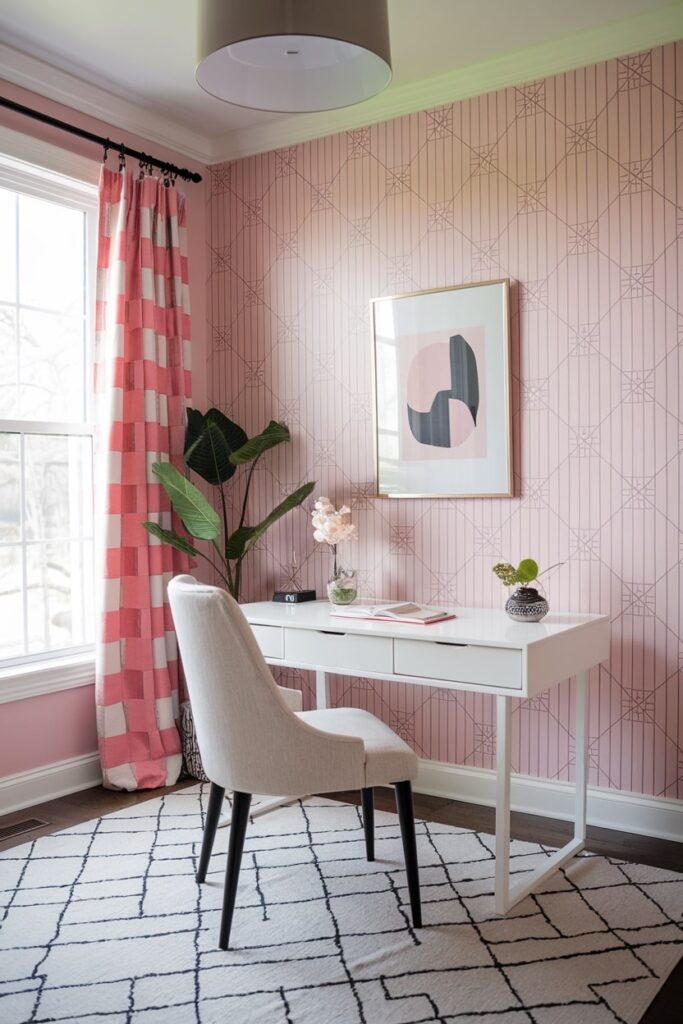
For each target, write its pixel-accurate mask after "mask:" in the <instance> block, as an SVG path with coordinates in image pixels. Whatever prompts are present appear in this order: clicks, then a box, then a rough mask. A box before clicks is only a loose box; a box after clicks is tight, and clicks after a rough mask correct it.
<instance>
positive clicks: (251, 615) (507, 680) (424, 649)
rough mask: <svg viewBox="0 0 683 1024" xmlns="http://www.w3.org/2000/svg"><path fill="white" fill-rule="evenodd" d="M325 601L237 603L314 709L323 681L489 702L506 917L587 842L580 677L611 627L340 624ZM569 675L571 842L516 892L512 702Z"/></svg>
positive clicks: (323, 692) (470, 618) (468, 614)
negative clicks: (310, 674)
mask: <svg viewBox="0 0 683 1024" xmlns="http://www.w3.org/2000/svg"><path fill="white" fill-rule="evenodd" d="M331 609H332V605H330V604H329V603H328V602H327V601H311V602H308V603H305V604H300V605H286V604H276V603H274V602H272V601H261V602H258V603H254V604H245V605H242V611H243V612H244V614H245V615H246V617H247V620H248V621H249V623H250V624H251V627H252V629H253V631H254V634H255V636H256V639H257V641H258V643H259V646H260V648H261V650H262V651H263V654H264V656H265V658H266V661H268V662H269V663H270V664H271V665H282V666H287V667H290V668H302V669H309V670H311V671H314V672H315V674H316V700H317V704H318V707H327V706H328V702H329V694H328V686H327V674H328V673H338V674H340V675H350V676H364V677H367V678H372V679H387V680H397V681H399V682H403V683H412V684H413V685H415V686H436V687H439V688H441V689H451V688H452V689H456V690H470V691H472V692H475V693H490V694H494V695H495V697H496V705H497V708H496V710H497V716H496V718H497V727H496V772H497V783H496V882H495V887H496V900H495V902H496V910H497V911H498V913H500V914H505V913H507V911H508V910H509V909H510V908H511V907H513V906H514V905H515V904H516V903H518V902H519V901H520V900H521V899H523V898H524V897H525V896H527V895H528V894H529V893H530V892H532V891H533V890H534V889H535V888H536V887H537V886H538V885H539V883H540V882H541V881H543V880H544V879H545V878H547V876H548V875H549V874H551V873H552V872H553V871H555V870H556V869H557V868H559V867H561V866H562V865H563V864H565V863H566V862H567V861H568V860H570V858H571V857H573V856H574V854H576V853H578V852H579V851H580V850H582V849H583V847H584V845H585V839H586V781H587V780H586V679H587V673H588V670H589V669H590V668H592V667H593V666H594V665H597V664H599V663H600V662H601V661H603V660H605V659H606V658H607V657H608V654H609V619H608V618H607V616H605V615H579V614H574V613H570V612H566V613H554V614H549V615H547V616H546V618H545V619H543V621H542V622H539V623H524V624H521V623H515V622H512V620H511V619H509V618H508V617H507V615H506V614H505V612H504V611H502V610H498V609H490V608H458V609H457V618H456V619H450V620H449V621H447V622H441V623H436V624H433V625H430V626H422V625H417V626H412V625H407V624H402V623H394V622H379V621H369V620H365V621H363V620H359V619H351V618H341V617H339V616H335V615H332V614H331ZM569 676H576V683H577V686H576V730H575V740H576V743H575V746H576V810H575V822H574V838H573V839H572V840H570V842H569V843H567V844H566V845H565V846H564V847H562V849H561V850H558V851H557V852H556V853H555V854H553V855H552V856H551V857H549V858H548V861H547V863H545V864H543V865H542V866H541V867H540V868H539V869H537V870H536V871H534V872H533V873H532V874H531V875H530V876H529V877H528V879H527V880H526V881H525V882H524V884H518V885H517V886H515V887H511V886H510V714H511V710H512V700H513V699H520V698H524V697H533V696H534V694H537V693H540V692H542V691H543V690H547V689H548V688H549V687H551V686H554V685H556V684H557V683H559V682H560V681H561V680H563V679H566V678H567V677H569Z"/></svg>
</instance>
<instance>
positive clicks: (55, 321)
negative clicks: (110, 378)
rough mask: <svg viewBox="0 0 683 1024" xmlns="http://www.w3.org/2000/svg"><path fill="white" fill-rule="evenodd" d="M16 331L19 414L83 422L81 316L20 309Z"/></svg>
mask: <svg viewBox="0 0 683 1024" xmlns="http://www.w3.org/2000/svg"><path fill="white" fill-rule="evenodd" d="M19 332H20V334H19V347H20V387H19V415H20V417H21V418H22V419H30V420H64V421H67V422H69V421H71V422H73V421H77V422H82V421H83V419H84V417H85V396H84V390H85V380H84V377H85V371H84V359H85V346H84V338H83V335H84V322H83V320H82V319H80V318H71V317H62V316H55V315H54V314H51V313H34V312H29V311H26V310H22V311H21V313H20V316H19Z"/></svg>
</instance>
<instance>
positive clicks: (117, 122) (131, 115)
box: [0, 43, 211, 164]
mask: <svg viewBox="0 0 683 1024" xmlns="http://www.w3.org/2000/svg"><path fill="white" fill-rule="evenodd" d="M0 76H2V77H3V78H5V79H6V80H7V81H8V82H14V84H15V85H19V86H21V87H22V88H23V89H30V90H31V92H37V93H39V94H40V95H42V96H46V97H47V98H48V99H51V100H54V102H55V103H63V104H65V105H66V106H67V107H72V108H73V109H74V110H78V111H80V112H81V113H83V114H89V115H90V117H96V118H98V119H99V120H100V121H104V122H106V123H105V125H104V126H103V127H105V128H106V127H107V126H114V127H117V128H122V129H123V130H125V131H128V132H133V133H134V134H135V135H138V136H140V137H141V138H143V139H145V141H148V142H155V143H156V144H157V145H159V146H165V147H167V148H168V149H171V150H174V151H175V152H177V153H183V154H184V155H185V156H189V157H192V158H193V159H195V160H198V161H200V162H201V163H204V164H205V163H208V161H209V159H210V158H211V140H210V139H209V137H208V136H206V135H204V134H200V133H199V132H196V131H193V130H192V129H191V128H187V127H185V126H183V125H179V124H177V123H176V122H175V121H173V120H171V119H170V118H168V117H165V116H164V115H163V114H160V113H159V112H158V111H157V110H148V109H146V108H144V107H141V106H140V105H139V104H137V103H133V102H131V101H130V100H126V99H123V98H122V97H120V96H116V95H114V93H112V92H109V90H107V89H102V88H101V87H100V86H97V85H93V84H92V83H91V82H85V81H84V80H83V79H82V78H78V77H77V76H76V75H72V74H69V72H68V71H61V70H60V69H59V68H56V67H54V66H53V65H52V64H48V63H47V61H44V60H40V58H38V57H31V56H30V55H29V54H27V53H23V52H22V51H21V50H17V49H15V48H14V47H13V46H8V45H7V44H6V43H0ZM197 88H199V87H197ZM27 105H28V106H30V103H29V104H27ZM96 130H97V129H96ZM116 141H119V140H116Z"/></svg>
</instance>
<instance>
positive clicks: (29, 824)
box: [0, 818, 50, 843]
mask: <svg viewBox="0 0 683 1024" xmlns="http://www.w3.org/2000/svg"><path fill="white" fill-rule="evenodd" d="M49 824H50V823H49V821H41V819H40V818H24V820H23V821H15V822H14V824H13V825H2V826H0V843H1V842H2V841H3V839H13V838H14V836H23V834H24V832H33V830H34V829H36V828H42V827H43V826H44V825H49Z"/></svg>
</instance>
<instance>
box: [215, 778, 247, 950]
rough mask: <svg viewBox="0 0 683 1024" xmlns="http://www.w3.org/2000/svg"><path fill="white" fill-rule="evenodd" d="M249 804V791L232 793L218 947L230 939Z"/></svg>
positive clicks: (221, 947) (224, 944) (226, 944)
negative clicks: (228, 843)
mask: <svg viewBox="0 0 683 1024" xmlns="http://www.w3.org/2000/svg"><path fill="white" fill-rule="evenodd" d="M250 804H251V793H238V792H237V791H235V792H234V793H233V795H232V821H231V822H230V845H229V846H228V866H227V869H226V872H225V892H224V893H223V916H222V917H221V932H220V938H219V941H218V945H219V948H220V949H227V948H228V942H229V941H230V927H231V925H232V914H233V911H234V909H235V896H236V895H237V880H238V879H239V875H240V864H241V863H242V850H243V849H244V837H245V835H246V832H247V823H248V821H249V807H250Z"/></svg>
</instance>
